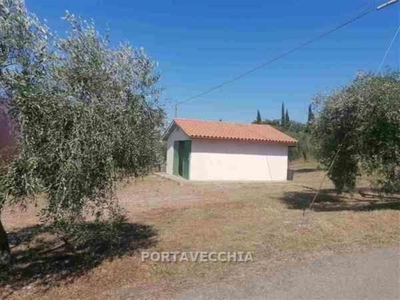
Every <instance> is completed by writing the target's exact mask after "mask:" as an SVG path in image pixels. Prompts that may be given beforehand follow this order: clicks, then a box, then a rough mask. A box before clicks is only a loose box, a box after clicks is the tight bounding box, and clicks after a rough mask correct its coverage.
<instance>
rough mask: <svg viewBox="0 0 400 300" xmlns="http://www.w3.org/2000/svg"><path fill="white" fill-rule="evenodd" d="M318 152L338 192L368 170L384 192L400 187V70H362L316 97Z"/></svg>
mask: <svg viewBox="0 0 400 300" xmlns="http://www.w3.org/2000/svg"><path fill="white" fill-rule="evenodd" d="M315 103H316V105H317V108H318V109H317V117H316V119H315V120H314V121H313V135H314V137H315V141H316V143H317V153H318V156H319V158H320V160H321V163H322V165H323V166H325V168H328V166H329V165H330V164H331V163H332V160H333V159H334V157H335V155H336V154H337V156H336V160H335V161H334V163H333V165H332V168H331V170H330V171H329V172H328V176H329V178H330V179H331V180H332V181H333V182H334V184H335V186H336V188H337V189H338V191H339V192H341V191H343V190H352V189H354V188H355V185H356V181H357V178H358V177H359V176H360V175H362V174H363V173H366V174H368V175H370V177H371V178H373V182H374V184H375V185H377V186H378V187H380V188H382V190H383V191H385V192H389V193H390V192H396V191H399V190H400V73H398V72H387V73H385V74H383V75H374V74H360V75H358V76H357V77H356V78H355V79H354V80H353V81H352V82H350V83H349V84H348V85H347V86H345V87H343V88H341V89H339V90H337V91H335V92H333V93H331V94H328V95H322V96H318V97H317V98H316V99H315Z"/></svg>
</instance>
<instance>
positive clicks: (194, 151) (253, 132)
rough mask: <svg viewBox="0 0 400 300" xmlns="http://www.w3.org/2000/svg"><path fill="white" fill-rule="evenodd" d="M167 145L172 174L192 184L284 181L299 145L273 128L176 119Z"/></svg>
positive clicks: (168, 134) (168, 167)
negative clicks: (291, 151)
mask: <svg viewBox="0 0 400 300" xmlns="http://www.w3.org/2000/svg"><path fill="white" fill-rule="evenodd" d="M163 139H164V140H166V141H167V167H166V171H167V173H169V174H173V175H178V176H182V177H184V178H186V179H189V180H204V181H207V180H208V181H212V180H231V181H233V180H238V181H282V180H286V178H287V169H288V147H290V146H294V145H296V143H297V141H296V140H295V139H293V138H291V137H290V136H288V135H286V134H284V133H282V132H281V131H279V130H277V129H275V128H274V127H272V126H270V125H255V124H236V123H225V122H216V121H200V120H190V119H174V120H173V122H172V123H171V124H170V126H169V127H168V129H167V131H166V133H165V134H164V137H163Z"/></svg>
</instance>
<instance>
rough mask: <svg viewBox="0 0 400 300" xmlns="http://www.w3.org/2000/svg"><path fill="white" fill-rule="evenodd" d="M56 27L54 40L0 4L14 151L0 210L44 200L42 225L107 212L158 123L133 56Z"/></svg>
mask: <svg viewBox="0 0 400 300" xmlns="http://www.w3.org/2000/svg"><path fill="white" fill-rule="evenodd" d="M64 19H65V20H66V21H67V22H68V24H69V26H70V31H69V32H68V33H67V36H66V37H65V38H60V37H57V36H55V35H54V34H52V33H51V31H50V30H49V29H48V28H47V27H46V26H45V25H43V24H42V23H41V22H40V21H39V20H38V19H36V18H35V17H33V16H32V15H30V14H29V13H28V12H27V10H26V8H25V6H24V4H23V2H21V1H17V0H9V1H2V2H0V100H1V103H2V107H3V108H4V110H5V111H6V113H7V114H8V116H9V117H10V119H11V122H12V127H13V132H14V136H15V140H16V143H17V148H18V151H17V153H16V155H15V157H14V159H13V161H12V163H11V164H10V166H9V168H8V169H7V172H6V174H3V175H2V176H1V178H0V208H1V206H3V204H4V203H5V202H6V201H8V202H10V203H24V201H26V200H27V199H34V196H35V194H37V193H44V194H45V195H46V198H47V205H46V206H45V208H44V209H43V210H42V216H43V218H44V220H48V221H50V222H53V223H57V222H63V224H64V223H65V222H75V221H77V220H80V219H82V218H83V216H84V215H85V214H88V213H90V214H92V215H93V216H95V217H96V218H98V219H99V218H101V217H102V216H103V215H105V214H106V213H110V212H111V213H112V212H113V211H115V202H114V201H113V200H114V192H115V188H114V183H115V181H116V180H118V179H121V178H124V177H127V176H139V175H142V174H146V173H147V172H148V171H149V169H150V168H151V167H152V165H153V164H154V163H155V161H156V159H157V154H158V153H157V149H159V145H158V141H159V136H160V129H161V126H162V122H163V118H164V112H163V110H162V108H161V106H160V104H159V95H160V89H159V88H158V87H157V82H158V79H159V75H158V74H157V71H156V66H157V65H156V63H154V62H153V61H152V60H151V59H150V58H149V57H148V56H147V55H146V54H145V52H144V51H143V49H134V48H132V47H131V46H130V45H128V44H121V45H119V46H118V47H112V46H111V45H110V42H109V39H108V34H107V35H105V36H103V35H101V34H99V33H98V31H97V30H96V28H95V25H94V24H93V23H89V22H86V21H84V20H81V19H80V18H77V17H75V16H74V15H73V14H70V13H67V14H66V16H65V18H64ZM0 229H1V228H0ZM4 243H5V241H4V239H2V240H1V236H0V246H1V245H3V246H4ZM3 246H2V249H0V250H4V249H6V248H4V247H5V246H4V247H3Z"/></svg>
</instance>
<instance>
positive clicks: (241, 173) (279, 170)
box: [190, 139, 288, 181]
mask: <svg viewBox="0 0 400 300" xmlns="http://www.w3.org/2000/svg"><path fill="white" fill-rule="evenodd" d="M287 166H288V147H287V146H285V145H282V144H267V143H258V142H243V141H223V140H206V139H194V140H192V153H191V159H190V179H191V180H243V181H281V180H286V178H287Z"/></svg>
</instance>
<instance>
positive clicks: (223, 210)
mask: <svg viewBox="0 0 400 300" xmlns="http://www.w3.org/2000/svg"><path fill="white" fill-rule="evenodd" d="M298 169H299V170H303V169H307V171H300V172H298V173H296V174H295V180H294V181H293V182H288V183H268V184H263V183H251V184H250V183H248V184H246V183H218V184H211V183H185V184H179V183H176V182H173V181H170V180H166V179H162V178H160V177H156V176H150V177H148V178H145V179H140V180H135V181H132V182H130V183H128V184H121V185H120V186H119V189H118V196H119V200H120V203H121V204H122V206H123V207H124V208H125V210H126V213H127V216H128V222H129V223H132V224H133V223H135V224H142V225H143V226H150V227H151V228H154V230H155V231H156V232H157V237H156V239H157V242H156V243H154V244H149V245H146V247H137V248H136V249H137V251H136V252H135V251H133V252H129V253H128V252H127V253H122V254H121V255H118V256H112V257H108V258H105V259H102V260H101V261H99V262H98V263H96V264H95V265H93V266H91V267H90V268H88V269H86V270H85V272H83V273H79V274H78V273H77V276H74V277H73V280H71V281H66V280H64V279H60V280H58V282H57V284H54V285H50V287H49V286H46V288H43V287H44V285H43V284H42V285H40V284H39V285H37V288H35V289H32V288H30V289H28V288H27V287H29V286H32V282H29V283H28V282H26V283H24V284H22V286H19V287H18V288H17V289H15V291H14V293H13V294H12V295H11V296H12V297H13V298H16V299H18V298H22V299H36V298H44V299H55V298H59V299H77V298H79V299H109V298H121V299H123V298H124V297H125V296H126V295H137V297H139V296H140V297H142V298H146V297H158V296H165V297H168V295H171V294H172V292H173V291H176V290H178V289H180V288H182V287H184V286H190V285H193V284H196V282H198V280H202V281H203V282H207V280H209V281H213V280H223V278H225V277H226V275H227V274H228V273H229V272H236V273H237V274H238V276H240V274H248V273H249V272H250V273H256V272H260V271H261V270H262V272H264V273H265V272H266V271H267V270H270V271H271V272H273V270H274V266H279V265H281V264H287V263H290V262H291V261H296V260H297V259H307V258H308V257H314V256H316V255H323V254H324V253H332V252H338V251H360V250H362V249H370V248H374V247H392V246H396V245H398V242H399V238H400V222H399V221H400V211H399V207H398V206H397V204H396V203H398V199H397V196H395V197H392V198H390V199H388V198H382V197H381V196H380V195H377V194H374V193H373V191H370V190H367V187H366V186H362V187H363V188H364V190H363V192H362V193H364V196H363V195H361V194H357V195H348V194H344V195H340V196H338V195H336V194H335V193H334V191H333V190H332V188H333V187H332V184H331V183H330V182H329V181H328V182H326V183H325V184H324V186H323V189H324V190H323V192H322V194H321V197H320V198H319V201H318V202H317V203H316V205H315V210H314V211H312V212H310V213H307V214H306V217H304V218H303V216H302V213H303V208H304V207H306V206H307V205H308V203H309V200H310V198H311V197H312V195H313V192H314V191H313V190H314V189H315V188H316V187H317V186H318V184H319V180H320V179H321V178H322V176H323V173H322V172H321V171H319V170H318V169H317V168H316V167H313V166H312V165H311V166H304V167H302V166H300V167H299V168H298ZM366 194H368V195H367V196H365V195H366ZM24 214H27V220H29V221H28V222H26V221H21V222H19V220H18V216H20V215H19V214H12V213H11V212H10V211H9V210H6V211H5V212H4V216H3V219H4V223H5V225H6V226H7V229H8V231H16V230H23V228H24V227H27V226H28V225H29V226H33V225H34V224H35V218H34V210H32V211H30V213H28V212H25V213H24ZM28 215H29V217H28ZM141 249H146V251H168V252H171V251H179V252H182V251H224V252H226V251H251V252H253V253H254V259H255V262H254V263H248V264H233V263H224V262H215V263H191V262H185V263H161V262H145V263H143V262H141V261H140V253H139V252H140V251H141ZM13 251H16V250H15V249H13ZM44 273H46V271H45V272H44ZM46 275H47V274H46Z"/></svg>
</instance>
